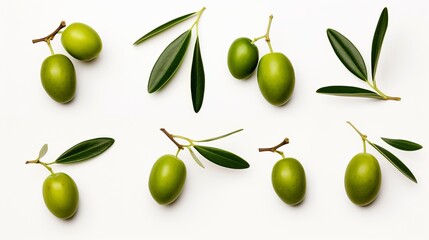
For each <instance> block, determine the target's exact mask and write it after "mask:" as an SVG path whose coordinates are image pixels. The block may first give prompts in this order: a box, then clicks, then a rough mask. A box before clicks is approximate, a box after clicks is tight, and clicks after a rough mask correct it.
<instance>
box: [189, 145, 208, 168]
mask: <svg viewBox="0 0 429 240" xmlns="http://www.w3.org/2000/svg"><path fill="white" fill-rule="evenodd" d="M188 150H189V153H190V154H191V156H192V158H193V159H194V161H195V162H196V163H197V164H198V165H200V167H202V168H205V167H204V165H203V163H202V162H201V161H200V159H198V157H197V155H195V153H194V151H192V148H190V147H188Z"/></svg>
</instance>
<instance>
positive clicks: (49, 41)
mask: <svg viewBox="0 0 429 240" xmlns="http://www.w3.org/2000/svg"><path fill="white" fill-rule="evenodd" d="M46 43H47V44H48V47H49V50H50V51H51V55H54V54H55V53H54V49H52V46H51V40H48V41H46Z"/></svg>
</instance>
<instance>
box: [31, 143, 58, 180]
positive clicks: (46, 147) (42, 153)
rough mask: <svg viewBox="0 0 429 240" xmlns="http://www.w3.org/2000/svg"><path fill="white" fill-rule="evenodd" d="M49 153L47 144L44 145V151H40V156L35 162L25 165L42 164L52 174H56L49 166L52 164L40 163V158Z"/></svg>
mask: <svg viewBox="0 0 429 240" xmlns="http://www.w3.org/2000/svg"><path fill="white" fill-rule="evenodd" d="M47 151H48V145H47V144H45V145H43V147H42V149H40V152H39V156H38V157H37V158H36V159H35V160H29V161H26V162H25V164H41V165H42V166H44V167H45V168H46V169H48V171H49V172H50V173H51V174H54V172H53V171H52V168H51V167H49V166H48V165H50V164H52V163H45V162H42V161H40V158H42V157H43V156H44V155H45V154H46V152H47Z"/></svg>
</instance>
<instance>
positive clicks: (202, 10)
mask: <svg viewBox="0 0 429 240" xmlns="http://www.w3.org/2000/svg"><path fill="white" fill-rule="evenodd" d="M204 10H206V7H203V8H202V9H201V10H200V11H198V15H197V19H196V20H195V22H194V23H193V24H192V26H191V28H190V29H192V28H193V27H194V26H195V28H196V31H197V36H198V23H199V21H200V18H201V15H202V13H203V12H204Z"/></svg>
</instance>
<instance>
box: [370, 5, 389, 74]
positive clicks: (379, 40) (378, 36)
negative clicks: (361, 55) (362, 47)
mask: <svg viewBox="0 0 429 240" xmlns="http://www.w3.org/2000/svg"><path fill="white" fill-rule="evenodd" d="M388 22H389V16H388V12H387V8H384V9H383V11H382V12H381V15H380V18H379V20H378V23H377V27H376V29H375V33H374V38H373V39H372V51H371V64H372V66H371V69H372V78H373V81H375V72H376V71H377V64H378V58H379V57H380V52H381V46H382V45H383V40H384V35H386V30H387V24H388Z"/></svg>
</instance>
